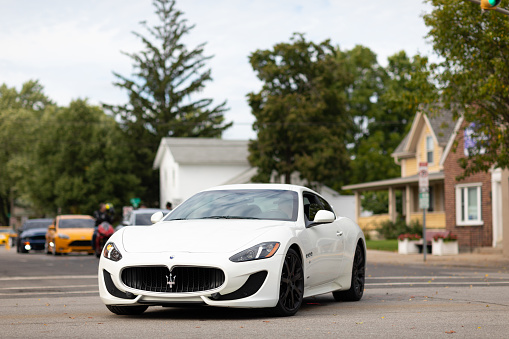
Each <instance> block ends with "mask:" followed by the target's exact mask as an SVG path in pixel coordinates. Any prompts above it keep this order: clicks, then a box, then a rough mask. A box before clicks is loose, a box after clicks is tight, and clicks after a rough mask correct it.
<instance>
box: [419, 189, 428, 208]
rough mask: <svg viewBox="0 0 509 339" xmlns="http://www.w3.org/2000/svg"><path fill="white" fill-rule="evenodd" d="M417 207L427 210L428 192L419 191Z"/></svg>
mask: <svg viewBox="0 0 509 339" xmlns="http://www.w3.org/2000/svg"><path fill="white" fill-rule="evenodd" d="M419 208H421V209H423V210H427V209H428V208H429V193H428V192H419Z"/></svg>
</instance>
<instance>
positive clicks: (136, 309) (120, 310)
mask: <svg viewBox="0 0 509 339" xmlns="http://www.w3.org/2000/svg"><path fill="white" fill-rule="evenodd" d="M106 308H108V310H110V312H112V313H115V314H118V315H138V314H142V313H143V312H145V311H146V310H147V308H148V306H113V305H106Z"/></svg>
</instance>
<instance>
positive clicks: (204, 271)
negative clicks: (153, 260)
mask: <svg viewBox="0 0 509 339" xmlns="http://www.w3.org/2000/svg"><path fill="white" fill-rule="evenodd" d="M224 279H225V277H224V273H223V271H222V270H220V269H218V268H213V267H188V266H177V267H174V268H173V269H172V270H171V272H170V270H169V269H168V267H166V266H139V267H127V268H125V269H124V270H123V271H122V282H123V283H124V284H125V285H126V286H128V287H131V288H135V289H137V290H143V291H151V292H165V293H186V292H202V291H208V290H213V289H215V288H218V287H219V286H221V285H222V284H223V283H224Z"/></svg>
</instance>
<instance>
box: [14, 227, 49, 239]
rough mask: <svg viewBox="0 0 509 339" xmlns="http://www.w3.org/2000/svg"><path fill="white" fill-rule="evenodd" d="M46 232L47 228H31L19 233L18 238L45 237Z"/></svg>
mask: <svg viewBox="0 0 509 339" xmlns="http://www.w3.org/2000/svg"><path fill="white" fill-rule="evenodd" d="M47 231H48V228H31V229H29V230H26V231H23V232H21V234H20V237H34V236H36V235H45V234H46V232H47Z"/></svg>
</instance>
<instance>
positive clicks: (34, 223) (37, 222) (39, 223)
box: [22, 219, 51, 230]
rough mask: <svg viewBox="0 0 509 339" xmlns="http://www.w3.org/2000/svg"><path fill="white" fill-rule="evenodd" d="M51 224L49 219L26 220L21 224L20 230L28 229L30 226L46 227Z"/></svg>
mask: <svg viewBox="0 0 509 339" xmlns="http://www.w3.org/2000/svg"><path fill="white" fill-rule="evenodd" d="M49 225H51V219H49V220H46V221H41V220H28V221H27V222H25V223H24V224H23V227H22V230H30V229H32V228H48V226H49Z"/></svg>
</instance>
